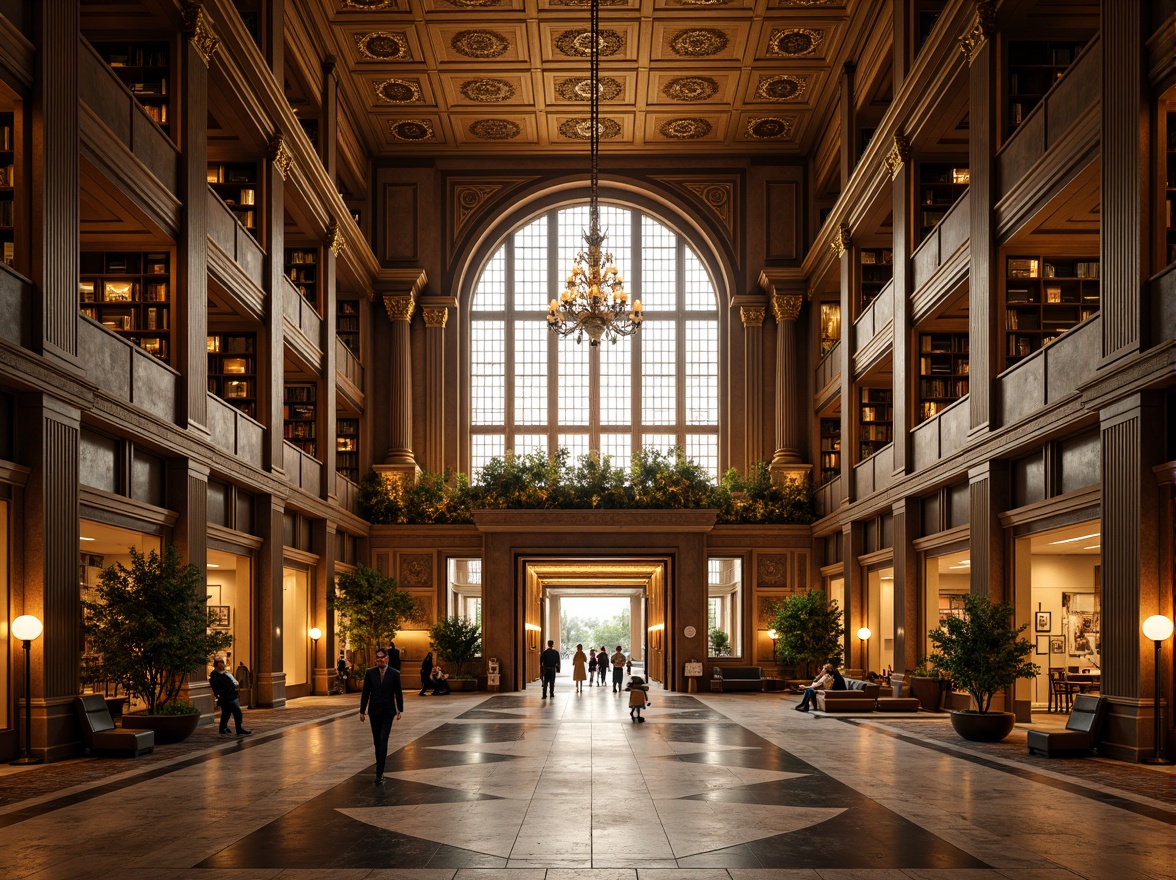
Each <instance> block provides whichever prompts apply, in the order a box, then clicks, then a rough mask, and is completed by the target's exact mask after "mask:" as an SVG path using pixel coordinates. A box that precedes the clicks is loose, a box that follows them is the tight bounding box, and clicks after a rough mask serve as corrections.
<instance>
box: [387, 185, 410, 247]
mask: <svg viewBox="0 0 1176 880" xmlns="http://www.w3.org/2000/svg"><path fill="white" fill-rule="evenodd" d="M383 202H384V256H385V258H386V259H389V260H416V259H418V257H417V221H418V218H417V187H416V184H415V183H407V184H399V183H388V184H385V185H384V198H383Z"/></svg>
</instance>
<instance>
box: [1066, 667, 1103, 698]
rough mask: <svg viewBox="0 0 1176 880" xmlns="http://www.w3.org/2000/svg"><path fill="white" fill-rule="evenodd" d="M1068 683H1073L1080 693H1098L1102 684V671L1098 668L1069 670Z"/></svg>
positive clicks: (1067, 674)
mask: <svg viewBox="0 0 1176 880" xmlns="http://www.w3.org/2000/svg"><path fill="white" fill-rule="evenodd" d="M1066 683H1067V684H1070V685H1073V686H1074V687H1075V688H1076V689H1077V690H1078V693H1080V694H1086V693H1096V694H1097V693H1098V692H1099V689H1100V687H1099V686H1100V685H1101V684H1102V672H1101V670H1098V669H1087V670H1084V671H1081V672H1067V673H1066Z"/></svg>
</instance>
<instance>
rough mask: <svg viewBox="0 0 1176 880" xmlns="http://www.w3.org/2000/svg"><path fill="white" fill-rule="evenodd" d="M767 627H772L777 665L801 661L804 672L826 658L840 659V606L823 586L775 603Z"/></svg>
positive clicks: (841, 641)
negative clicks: (774, 636)
mask: <svg viewBox="0 0 1176 880" xmlns="http://www.w3.org/2000/svg"><path fill="white" fill-rule="evenodd" d="M772 613H773V614H774V615H775V616H774V617H773V618H772V619H771V620H770V621H769V625H770V628H771V629H773V630H775V631H776V662H777V663H779V664H780V665H781V666H794V665H797V664H801V665H802V666H803V669H804V673H805V674H806V675H808V674H809V673H811V672H812V671H813V669H814V668H815V667H816V666H819V665H820V664H822V663H826V662H828V661H830V660H833V661H836V662H837V663H840V662H841V655H842V651H843V648H844V640H845V628H844V627H843V626H842V623H841V614H842V612H841V609H840V608H839V607H838V605H837V601H836V600H832V601H831V600H830V599H829V597H828V596H826V595H825V593H824V591H823V590H809V591H808V592H807V593H798V594H797V595H795V596H790V597H789V598H787V599H785V600H784V601H783V602H780V603H778V604H777V605H776V606H775V607H774V608H773V609H772Z"/></svg>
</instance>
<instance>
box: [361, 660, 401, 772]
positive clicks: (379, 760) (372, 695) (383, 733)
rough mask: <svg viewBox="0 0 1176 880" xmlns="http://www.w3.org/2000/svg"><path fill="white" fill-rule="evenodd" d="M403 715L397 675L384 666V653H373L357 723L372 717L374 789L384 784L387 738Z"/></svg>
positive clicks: (386, 665) (393, 670) (364, 679)
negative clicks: (374, 769)
mask: <svg viewBox="0 0 1176 880" xmlns="http://www.w3.org/2000/svg"><path fill="white" fill-rule="evenodd" d="M403 712H404V691H402V690H401V689H400V673H399V672H397V671H396V670H395V669H391V668H389V666H388V652H387V651H385V650H384V649H383V648H380V649H379V650H377V651H376V665H375V666H373V667H372V668H371V669H369V670H368V671H367V674H366V675H365V676H364V677H363V695H362V696H361V697H360V698H359V721H360V723H361V724H362V723H364V722H366V721H367V717H368V715H371V716H372V743H373V744H375V747H376V785H383V784H384V762H385V761H386V760H387V758H388V737H389V736H390V735H391V733H392V722H393V721H394V720H395V721H399V720H400V716H401V714H402V713H403Z"/></svg>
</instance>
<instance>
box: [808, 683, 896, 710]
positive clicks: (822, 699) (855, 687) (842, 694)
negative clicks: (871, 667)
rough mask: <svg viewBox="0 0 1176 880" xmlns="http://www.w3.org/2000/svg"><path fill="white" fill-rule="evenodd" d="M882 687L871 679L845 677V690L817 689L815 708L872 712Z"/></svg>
mask: <svg viewBox="0 0 1176 880" xmlns="http://www.w3.org/2000/svg"><path fill="white" fill-rule="evenodd" d="M881 692H882V688H881V687H880V686H879V685H878V684H877V683H876V682H872V681H862V680H861V679H857V678H847V679H845V690H843V691H834V690H820V691H817V709H818V710H819V711H821V712H873V711H874V707H875V705H876V704H877V702H878V696H879V694H881Z"/></svg>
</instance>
